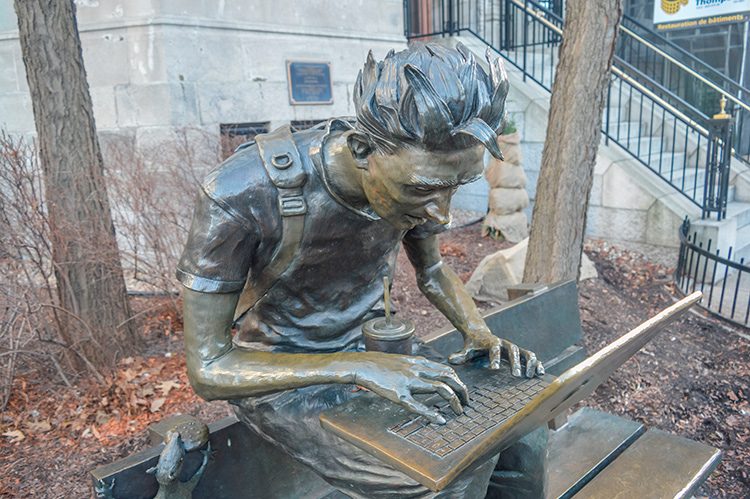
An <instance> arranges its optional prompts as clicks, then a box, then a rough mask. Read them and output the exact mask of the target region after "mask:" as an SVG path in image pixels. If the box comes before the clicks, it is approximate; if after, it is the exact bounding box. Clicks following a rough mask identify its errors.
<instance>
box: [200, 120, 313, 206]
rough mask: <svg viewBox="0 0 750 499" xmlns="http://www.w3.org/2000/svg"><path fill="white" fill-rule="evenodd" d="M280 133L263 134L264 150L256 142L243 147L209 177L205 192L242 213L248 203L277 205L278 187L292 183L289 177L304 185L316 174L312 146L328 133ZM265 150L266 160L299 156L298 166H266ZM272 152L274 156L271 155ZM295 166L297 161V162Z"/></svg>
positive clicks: (205, 183) (206, 181) (206, 180)
mask: <svg viewBox="0 0 750 499" xmlns="http://www.w3.org/2000/svg"><path fill="white" fill-rule="evenodd" d="M282 128H283V127H282ZM281 131H282V129H278V130H276V131H274V132H272V133H270V134H266V135H264V136H263V138H262V140H263V141H264V146H263V149H261V148H259V147H258V144H257V143H256V142H248V143H246V144H243V145H242V146H240V147H239V148H238V149H237V150H236V152H235V153H234V154H233V155H232V156H230V157H229V158H227V159H226V160H225V161H224V162H223V163H222V164H220V165H219V166H218V167H216V168H215V169H214V170H213V171H211V172H210V173H209V174H208V175H207V176H206V178H205V180H204V181H203V184H202V188H203V191H204V192H205V193H206V194H207V195H208V196H209V197H210V198H212V199H213V200H215V201H217V202H218V203H219V204H222V205H229V206H231V207H233V208H236V209H238V210H240V211H242V210H243V209H246V208H247V205H248V201H249V200H253V203H255V204H258V203H260V204H261V205H262V204H264V201H268V200H270V201H272V202H273V204H274V205H275V204H276V198H277V197H278V195H279V193H278V190H277V188H278V187H285V186H286V184H287V183H289V182H290V178H288V177H294V178H295V179H297V181H298V182H297V183H298V184H299V185H303V184H305V178H306V177H309V176H310V175H311V174H313V172H312V171H313V167H312V166H311V165H312V160H311V159H310V157H309V154H310V150H311V146H312V145H313V144H315V143H316V141H317V140H319V139H320V137H321V136H322V135H323V134H324V133H325V130H323V129H310V130H305V131H301V132H294V133H293V134H291V132H288V133H279V132H281ZM263 151H266V156H267V158H266V160H267V161H272V160H269V159H268V157H270V156H274V157H275V156H280V157H285V156H286V154H285V153H287V152H289V153H292V152H293V154H292V155H291V157H297V158H298V161H299V165H298V166H296V167H291V168H288V167H285V166H283V165H282V166H278V165H276V166H269V165H264V163H263V161H264V160H263V155H262V152H263ZM269 151H271V152H272V153H273V154H271V155H270V156H269ZM282 159H284V158H282ZM294 164H297V162H296V161H294ZM277 170H278V171H277ZM292 183H294V182H292Z"/></svg>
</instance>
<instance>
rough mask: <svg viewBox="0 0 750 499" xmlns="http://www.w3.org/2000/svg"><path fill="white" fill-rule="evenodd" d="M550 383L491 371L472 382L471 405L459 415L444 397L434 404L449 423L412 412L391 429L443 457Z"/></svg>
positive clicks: (510, 412)
mask: <svg viewBox="0 0 750 499" xmlns="http://www.w3.org/2000/svg"><path fill="white" fill-rule="evenodd" d="M547 385H548V382H546V381H544V380H542V379H540V378H531V379H526V378H514V377H513V376H511V375H510V373H508V372H507V371H506V370H504V369H502V370H498V371H488V375H487V376H486V377H485V378H483V379H482V381H481V382H480V383H475V384H474V385H471V386H469V405H468V406H464V412H463V414H461V415H460V416H459V415H457V414H456V413H455V412H453V410H452V409H451V408H450V405H449V404H448V402H447V401H445V400H443V399H441V400H440V402H439V403H438V404H435V405H434V407H435V408H437V409H438V410H439V411H440V413H441V414H442V415H443V417H444V418H445V419H446V424H444V425H438V424H433V423H430V422H429V421H428V420H427V419H426V418H425V417H423V416H416V415H413V416H411V417H409V419H406V420H404V421H402V422H400V423H398V424H395V425H393V426H391V427H390V428H388V431H389V432H391V433H395V434H396V435H399V436H400V437H403V438H405V439H406V440H408V441H409V442H411V443H412V444H414V445H417V446H418V447H421V448H423V449H425V450H427V451H429V452H431V453H433V454H435V455H437V456H439V457H444V456H447V455H448V454H450V453H451V452H453V451H455V450H456V449H459V448H461V447H462V446H463V445H466V444H467V443H469V442H471V441H473V440H474V439H476V438H478V437H480V436H481V435H482V434H483V433H484V432H486V431H488V430H490V429H492V428H494V427H495V426H498V425H499V424H501V423H503V422H504V421H505V420H507V419H508V418H510V417H511V416H513V415H514V414H515V413H516V412H518V411H519V410H521V409H522V408H523V407H524V406H525V405H526V404H527V403H528V401H529V400H531V399H532V398H533V397H534V395H536V394H537V393H539V392H540V391H541V390H542V389H543V388H544V387H545V386H547Z"/></svg>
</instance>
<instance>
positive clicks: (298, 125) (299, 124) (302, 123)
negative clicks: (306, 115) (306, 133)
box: [292, 120, 326, 132]
mask: <svg viewBox="0 0 750 499" xmlns="http://www.w3.org/2000/svg"><path fill="white" fill-rule="evenodd" d="M325 122H326V120H294V121H292V131H293V132H301V131H302V130H307V129H308V128H312V127H314V126H316V125H319V124H321V123H325Z"/></svg>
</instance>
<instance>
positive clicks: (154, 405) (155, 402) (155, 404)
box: [151, 397, 167, 412]
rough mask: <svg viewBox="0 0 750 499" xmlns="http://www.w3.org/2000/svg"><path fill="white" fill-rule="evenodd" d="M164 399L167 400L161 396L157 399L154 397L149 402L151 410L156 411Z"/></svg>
mask: <svg viewBox="0 0 750 499" xmlns="http://www.w3.org/2000/svg"><path fill="white" fill-rule="evenodd" d="M166 401H167V399H165V398H163V397H160V398H158V399H154V400H153V401H152V402H151V412H158V411H159V409H161V406H163V405H164V402H166Z"/></svg>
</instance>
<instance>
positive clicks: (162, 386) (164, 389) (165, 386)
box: [156, 379, 180, 397]
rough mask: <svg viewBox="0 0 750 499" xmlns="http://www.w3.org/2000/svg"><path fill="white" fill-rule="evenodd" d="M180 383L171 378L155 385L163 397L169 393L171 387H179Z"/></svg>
mask: <svg viewBox="0 0 750 499" xmlns="http://www.w3.org/2000/svg"><path fill="white" fill-rule="evenodd" d="M179 387H180V384H179V383H177V382H176V381H173V380H171V379H168V380H167V381H162V382H161V383H159V384H158V385H156V388H157V389H158V390H160V391H161V394H162V395H164V396H165V397H166V396H167V395H169V392H171V391H172V388H179Z"/></svg>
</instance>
